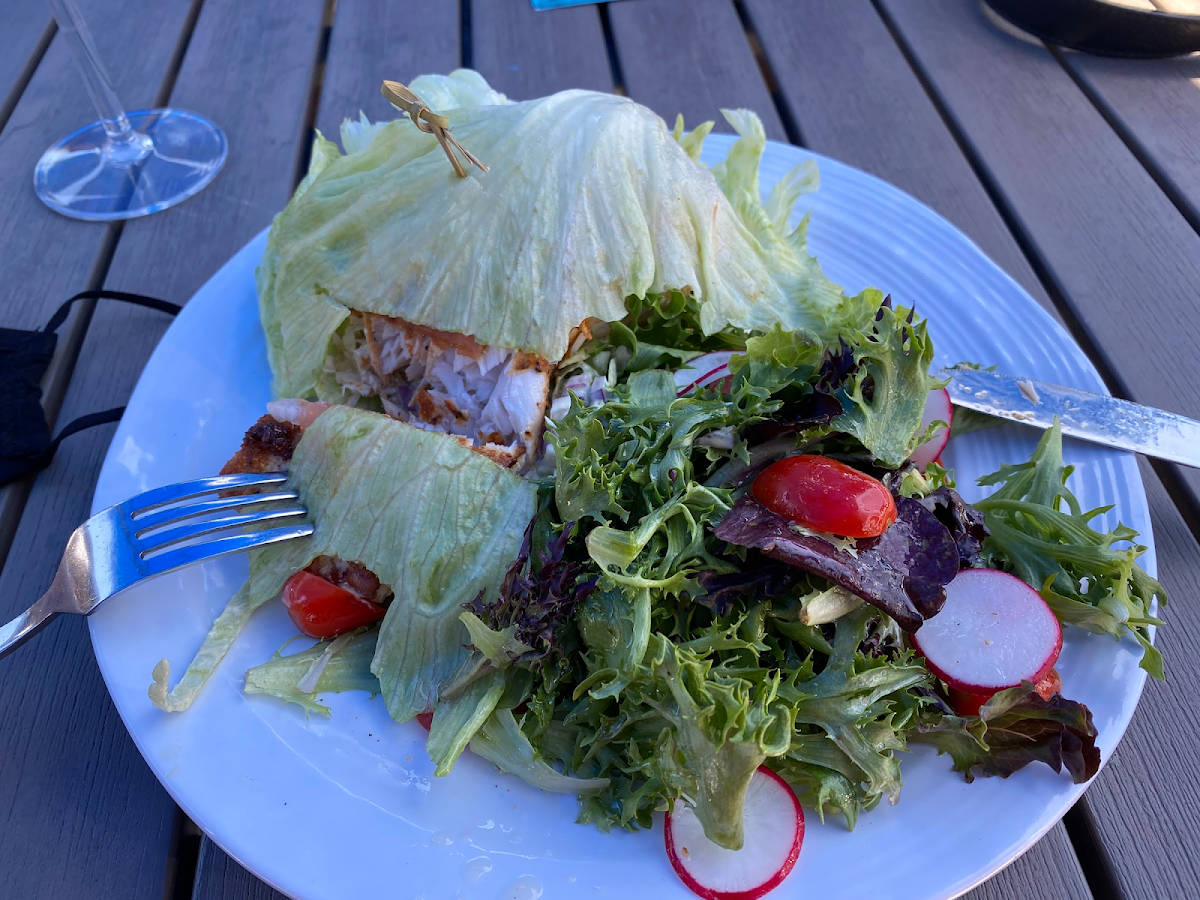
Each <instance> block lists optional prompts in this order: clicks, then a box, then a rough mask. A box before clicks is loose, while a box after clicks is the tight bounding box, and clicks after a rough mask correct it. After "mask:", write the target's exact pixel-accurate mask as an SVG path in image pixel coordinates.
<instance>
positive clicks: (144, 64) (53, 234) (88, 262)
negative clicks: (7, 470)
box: [0, 0, 187, 563]
mask: <svg viewBox="0 0 1200 900" xmlns="http://www.w3.org/2000/svg"><path fill="white" fill-rule="evenodd" d="M28 4H29V0H20V6H21V8H22V9H25V10H27V14H28V15H30V16H36V15H37V13H34V12H32V10H31V9H30V8H29V6H28ZM39 5H40V4H39ZM119 6H120V4H117V3H115V0H83V2H81V3H80V7H81V9H82V11H83V13H84V15H85V16H86V17H87V19H88V21H89V22H91V23H92V32H93V37H94V38H95V42H96V47H97V50H98V52H99V54H100V56H101V57H102V58H103V59H104V60H105V63H106V66H107V68H108V71H109V75H110V76H111V78H112V80H113V86H114V88H115V89H116V91H117V92H118V94H119V95H120V96H121V97H123V98H124V101H125V102H126V103H127V104H129V106H130V108H138V107H146V106H152V105H153V103H154V98H155V95H156V93H157V91H158V88H159V84H160V82H161V81H162V79H163V75H164V73H165V71H166V69H167V65H168V62H169V61H170V59H171V56H172V53H173V52H174V50H175V46H176V43H177V40H178V37H179V32H180V29H181V28H182V27H183V25H184V22H185V20H186V14H187V8H186V7H185V6H184V5H183V4H181V3H172V4H160V3H145V2H143V3H139V4H136V5H135V6H134V7H133V8H134V9H135V10H137V14H136V15H131V14H130V11H129V7H128V6H124V7H121V9H123V10H124V11H123V12H122V11H121V9H118V7H119ZM143 6H145V7H146V8H145V9H144V10H143V9H142V7H143ZM47 12H48V7H44V8H43V10H42V15H43V16H45V15H46V13H47ZM25 14H26V13H22V16H23V15H25ZM8 15H9V11H8V7H7V6H6V7H5V12H4V17H5V25H4V32H5V35H6V36H5V37H4V38H3V39H2V40H4V41H7V40H8V39H9V37H8V35H9V34H10V33H9V32H8V30H7V29H8V21H7V17H8ZM47 21H48V18H47ZM12 33H14V34H15V33H16V31H15V29H14V31H13V32H12ZM129 46H137V47H138V48H140V52H138V53H136V54H131V53H128V52H126V51H127V48H128V47H129ZM0 55H2V54H0ZM95 118H96V111H95V109H94V108H93V107H92V105H91V102H90V101H89V100H88V98H87V95H86V94H85V93H84V92H83V91H82V90H81V89H80V87H79V74H78V71H77V70H76V68H75V63H74V60H73V59H72V58H71V53H70V48H69V47H68V46H67V45H66V43H65V41H62V40H54V41H52V42H51V45H50V47H49V48H48V49H47V51H46V53H45V56H44V57H43V59H42V61H41V64H40V65H39V66H38V68H37V70H36V72H35V73H34V74H33V77H32V78H31V79H30V81H29V84H28V85H27V86H26V88H25V90H24V91H23V92H22V95H21V98H20V100H19V101H18V103H17V105H16V107H15V108H14V109H13V111H12V114H11V115H10V116H9V117H8V121H7V123H0V124H3V131H0V160H3V161H4V165H3V166H0V211H2V212H3V214H2V215H0V257H2V258H3V260H4V276H5V277H4V281H3V284H0V321H2V322H3V323H4V325H6V326H8V327H12V328H36V327H39V326H41V325H42V324H44V323H45V322H46V320H47V319H48V318H49V317H50V314H51V313H52V312H53V311H54V309H55V307H57V306H58V304H59V303H61V302H62V301H63V300H64V299H66V298H67V297H68V296H70V295H71V294H73V293H75V292H76V291H80V290H83V289H85V288H90V287H97V286H98V284H99V282H100V279H101V278H102V277H103V268H104V266H105V265H107V262H108V259H109V257H110V256H111V252H112V247H113V245H114V243H115V239H116V235H117V231H116V230H115V229H113V228H106V227H104V226H101V225H95V224H91V223H86V222H79V221H75V220H73V219H68V218H66V217H64V216H60V215H58V214H57V213H53V212H51V211H50V210H49V209H48V208H46V207H45V206H44V205H43V204H42V203H41V201H40V200H38V198H37V196H36V195H35V194H34V192H33V189H32V185H31V182H32V177H33V167H34V165H35V164H36V163H37V161H38V158H39V157H40V156H41V155H42V153H43V151H45V149H46V148H47V147H49V146H50V144H52V143H53V142H54V141H56V140H58V139H60V138H62V137H65V136H66V135H68V134H70V133H71V132H73V131H75V130H76V129H78V128H80V127H82V126H83V125H85V124H87V123H88V122H91V121H93V120H95ZM90 309H91V307H90V304H81V305H80V308H78V309H77V311H76V312H75V313H74V314H72V316H71V318H70V319H69V320H68V321H67V323H66V325H64V326H63V327H62V328H60V329H59V338H60V339H59V346H58V352H57V353H56V354H55V358H54V361H53V362H52V363H51V366H50V370H49V372H48V373H47V375H46V378H45V380H44V381H43V389H44V391H45V395H44V398H43V405H44V406H45V408H46V412H47V415H48V417H49V418H50V420H51V421H52V422H53V421H54V419H55V417H56V416H57V413H58V408H59V406H60V405H61V404H62V398H63V392H64V391H65V390H66V385H67V380H68V378H69V376H70V372H71V366H72V365H73V364H74V360H75V357H76V355H77V354H78V352H79V342H80V340H81V339H82V336H83V327H84V326H85V325H86V322H87V319H88V316H89V315H90ZM28 491H29V483H28V482H22V483H18V484H13V485H9V486H8V487H5V488H0V563H2V562H3V560H4V558H5V554H6V552H7V550H8V548H9V546H10V544H11V542H12V536H13V533H14V532H15V530H16V527H17V521H18V518H19V517H20V514H21V510H22V508H23V507H24V504H25V499H26V497H27V495H28Z"/></svg>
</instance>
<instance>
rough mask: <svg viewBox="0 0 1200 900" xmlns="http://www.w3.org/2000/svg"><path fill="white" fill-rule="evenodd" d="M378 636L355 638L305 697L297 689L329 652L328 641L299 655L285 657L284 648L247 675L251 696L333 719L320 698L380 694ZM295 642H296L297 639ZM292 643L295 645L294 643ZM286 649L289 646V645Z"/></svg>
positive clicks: (374, 632) (246, 686)
mask: <svg viewBox="0 0 1200 900" xmlns="http://www.w3.org/2000/svg"><path fill="white" fill-rule="evenodd" d="M377 636H378V632H377V631H374V630H371V631H368V632H365V633H363V634H360V635H356V636H355V637H353V638H352V639H351V640H350V641H349V642H348V643H347V644H346V646H344V647H343V648H342V649H341V650H339V651H338V652H337V653H335V654H333V655H332V656H330V658H329V661H328V662H327V663H326V665H325V668H324V669H323V670H322V671H321V677H320V678H318V679H317V687H316V690H314V691H312V692H311V693H304V692H303V691H301V690H300V689H299V688H298V687H297V685H298V684H299V683H300V681H301V679H303V678H304V676H305V675H306V674H307V672H308V671H309V668H310V667H311V666H312V664H313V663H314V662H316V661H317V660H319V659H320V658H321V656H322V654H323V653H324V652H325V651H326V650H327V648H328V646H329V645H328V644H327V643H326V642H324V641H322V642H320V643H317V644H314V645H313V646H312V647H309V648H308V649H306V650H302V651H300V652H299V653H292V654H289V655H287V656H284V655H283V648H280V649H279V650H276V651H275V655H274V656H272V657H271V658H270V659H269V660H267V661H266V662H265V663H262V664H261V665H258V666H255V667H254V668H252V669H250V670H249V671H247V672H246V685H245V687H244V688H243V690H244V691H245V692H246V693H247V694H268V695H270V696H272V697H278V698H279V699H280V700H283V701H284V702H286V703H295V704H297V705H298V706H300V707H301V708H302V709H304V710H305V712H315V713H320V714H322V715H326V716H327V715H329V707H328V706H325V705H324V704H322V703H319V702H318V701H317V695H318V694H326V693H329V694H338V693H341V692H343V691H366V692H367V693H369V694H378V693H379V679H378V678H376V677H375V676H374V675H372V674H371V659H372V658H373V657H374V656H375V639H376V637H377ZM293 640H294V638H293ZM288 643H291V642H290V641H289V642H288ZM285 646H286V645H285Z"/></svg>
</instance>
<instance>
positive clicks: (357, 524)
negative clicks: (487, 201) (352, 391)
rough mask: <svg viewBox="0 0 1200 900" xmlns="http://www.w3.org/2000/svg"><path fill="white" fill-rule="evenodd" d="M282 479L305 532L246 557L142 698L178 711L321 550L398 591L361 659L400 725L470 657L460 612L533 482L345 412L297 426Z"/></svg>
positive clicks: (512, 551) (489, 573)
mask: <svg viewBox="0 0 1200 900" xmlns="http://www.w3.org/2000/svg"><path fill="white" fill-rule="evenodd" d="M287 484H288V486H289V487H292V488H294V489H295V490H296V491H297V492H298V493H299V495H300V499H301V501H302V502H303V503H304V505H305V506H306V507H307V508H308V511H309V514H310V516H311V518H312V521H313V523H314V525H315V531H314V532H313V534H312V535H311V536H310V537H307V538H299V539H296V540H293V541H286V542H284V543H280V544H272V545H270V546H268V547H265V548H263V549H261V550H256V551H251V553H250V578H249V580H248V581H247V582H246V584H245V585H244V586H243V587H242V588H241V589H240V590H239V591H238V593H237V595H235V597H234V599H233V600H232V601H231V602H230V605H229V608H228V609H226V611H225V612H224V613H222V615H221V617H220V618H219V619H218V620H217V622H216V624H215V625H214V626H213V631H212V633H210V635H209V637H208V638H207V639H206V641H205V645H204V646H203V647H202V648H201V652H200V654H199V655H198V656H197V658H196V661H195V662H194V663H193V664H192V665H191V666H190V667H189V669H188V672H187V673H185V675H184V677H183V679H182V680H181V682H180V684H179V686H177V688H176V689H175V691H172V692H171V693H170V695H168V694H167V692H166V684H167V682H168V679H169V677H170V668H169V666H168V665H167V664H166V661H165V660H164V661H163V662H162V663H159V666H158V667H156V669H155V685H154V687H152V688H151V699H153V700H154V701H155V702H156V703H157V704H158V705H159V706H162V707H164V708H168V709H180V708H184V707H186V705H187V703H189V702H190V701H191V698H192V697H194V696H195V693H196V692H197V691H198V690H199V688H200V686H201V685H202V684H203V682H204V680H206V679H207V677H208V676H209V674H211V672H212V668H213V667H214V666H215V665H216V663H217V662H219V660H220V658H221V656H223V655H224V652H225V649H227V648H228V646H229V645H230V644H232V642H233V639H234V638H236V636H237V633H238V631H240V630H241V628H242V626H243V625H244V624H245V622H246V621H247V620H248V618H249V615H250V613H251V612H252V611H253V610H254V609H255V608H257V607H258V606H260V605H262V604H263V603H265V602H266V601H267V600H270V599H271V598H273V597H274V596H275V595H276V594H277V593H278V592H279V590H280V588H282V587H283V583H284V582H285V581H286V580H287V579H288V578H289V577H291V575H293V574H294V573H296V572H298V571H299V570H301V569H303V568H304V567H305V566H307V565H308V564H309V563H311V562H312V561H313V559H315V558H316V557H317V556H323V555H328V556H338V557H341V558H342V559H345V560H352V561H355V562H359V563H362V564H363V565H364V566H366V567H367V568H368V569H370V570H371V571H372V572H374V573H375V574H376V575H377V576H378V577H379V580H380V581H381V582H382V583H383V584H386V585H388V586H389V587H391V589H392V590H393V591H394V592H395V599H394V600H393V601H392V603H391V605H390V606H389V607H388V611H387V615H386V616H385V617H384V619H383V622H382V623H381V625H380V628H379V638H378V645H377V648H376V652H375V657H374V660H373V661H372V664H371V671H372V672H373V673H374V674H375V675H376V676H377V677H378V678H379V682H380V688H381V692H382V694H383V698H384V701H385V702H386V703H387V708H388V712H390V713H391V714H392V716H393V718H395V719H396V720H397V721H401V722H402V721H404V720H406V719H409V718H411V717H412V716H414V715H416V714H417V713H419V712H422V711H424V710H426V709H429V708H432V707H433V705H434V703H435V702H436V701H437V697H438V685H439V684H440V683H441V682H442V681H443V680H444V679H446V678H447V677H448V676H449V675H450V674H451V673H453V672H454V671H455V669H456V668H457V667H458V666H459V665H460V664H461V663H462V661H463V660H464V659H465V658H466V656H467V651H466V650H465V649H464V647H463V643H464V639H465V638H466V637H467V634H466V631H465V629H464V628H463V625H462V622H461V621H459V618H458V616H459V613H460V612H461V611H462V605H463V604H464V603H467V602H469V601H471V600H472V599H473V598H474V597H475V596H476V595H477V594H478V593H479V592H480V591H481V590H482V589H484V588H485V587H494V586H495V585H497V584H499V583H500V581H501V579H503V577H504V572H505V569H506V568H507V566H508V564H509V562H511V561H512V559H513V558H514V557H515V556H516V555H517V552H518V550H519V548H520V544H521V535H522V533H523V532H524V530H525V526H526V524H527V523H528V521H529V520H530V519H531V518H532V517H533V513H534V509H535V505H536V500H537V485H536V484H534V483H533V482H530V481H527V480H525V479H523V478H521V477H519V476H517V475H515V474H513V473H512V472H511V471H509V470H508V469H502V468H501V467H499V466H497V465H496V464H495V463H493V462H491V461H490V460H488V459H485V458H484V457H482V456H480V455H479V454H477V453H473V452H471V451H470V450H468V449H466V448H464V447H462V446H460V445H459V443H458V442H457V441H455V440H454V439H453V438H451V437H448V436H446V435H444V434H440V433H435V432H431V431H425V430H423V429H420V428H414V427H412V426H410V425H406V424H404V423H403V422H398V421H396V420H394V419H391V418H388V417H387V416H381V415H378V414H376V413H370V412H364V411H361V410H356V409H351V408H349V407H344V406H335V407H332V408H330V409H329V410H327V411H326V412H325V413H323V414H322V415H321V416H320V417H319V418H318V419H317V420H316V421H315V422H314V423H313V424H312V425H311V426H310V427H309V428H308V429H307V430H306V431H305V432H304V437H303V438H302V439H301V440H300V443H299V445H298V446H297V448H296V452H295V455H294V456H293V457H292V462H291V468H290V471H289V473H288V482H287ZM180 704H182V705H180Z"/></svg>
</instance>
